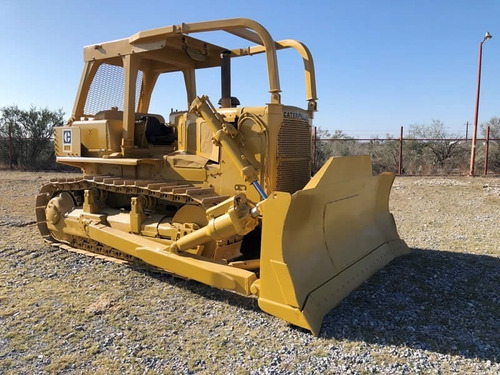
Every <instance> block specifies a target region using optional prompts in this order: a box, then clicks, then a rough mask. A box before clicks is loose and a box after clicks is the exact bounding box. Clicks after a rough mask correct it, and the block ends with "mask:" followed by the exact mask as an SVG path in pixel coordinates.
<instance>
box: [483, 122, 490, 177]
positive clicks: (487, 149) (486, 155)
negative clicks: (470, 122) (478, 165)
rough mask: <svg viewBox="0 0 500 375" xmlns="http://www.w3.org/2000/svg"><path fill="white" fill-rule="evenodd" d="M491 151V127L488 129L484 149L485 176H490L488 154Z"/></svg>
mask: <svg viewBox="0 0 500 375" xmlns="http://www.w3.org/2000/svg"><path fill="white" fill-rule="evenodd" d="M489 149H490V127H489V126H488V127H487V128H486V147H485V148H484V176H485V177H486V176H487V175H488V153H489V151H490V150H489Z"/></svg>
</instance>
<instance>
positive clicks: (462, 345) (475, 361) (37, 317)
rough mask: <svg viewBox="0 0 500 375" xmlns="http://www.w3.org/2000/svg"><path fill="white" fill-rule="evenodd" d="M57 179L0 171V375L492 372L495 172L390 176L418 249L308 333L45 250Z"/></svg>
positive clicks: (122, 269) (497, 228)
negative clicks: (44, 199) (43, 220)
mask: <svg viewBox="0 0 500 375" xmlns="http://www.w3.org/2000/svg"><path fill="white" fill-rule="evenodd" d="M57 176H62V174H53V173H31V172H10V171H0V372H1V373H7V374H10V373H12V374H17V373H70V372H75V371H76V372H91V371H92V372H96V373H103V374H104V373H106V374H108V373H116V372H121V373H141V374H142V373H165V372H173V373H207V374H208V373H221V372H225V373H291V372H292V373H294V372H296V373H318V372H319V373H325V372H330V373H353V374H365V373H436V374H439V373H450V372H458V373H489V374H498V373H500V363H499V362H500V297H499V294H500V291H499V285H500V179H498V178H496V179H495V178H490V179H483V178H468V177H458V178H457V177H455V178H441V177H401V178H396V181H395V183H394V187H393V190H392V193H391V200H390V208H391V211H392V212H393V213H394V216H395V220H396V222H397V225H398V229H399V233H400V235H401V237H402V238H403V239H404V240H405V241H406V242H407V244H408V245H409V246H410V247H411V248H412V253H411V254H410V255H408V256H405V257H400V258H398V259H396V260H395V261H393V262H392V263H391V264H390V265H388V266H387V267H386V268H384V269H383V270H381V271H380V272H378V273H377V274H376V275H374V276H373V277H372V278H371V279H370V280H369V281H367V282H365V283H364V284H363V285H362V286H361V287H360V288H359V289H357V290H356V291H355V292H353V293H352V294H351V295H350V296H349V297H348V298H346V299H345V300H344V301H343V302H342V303H341V304H340V305H339V306H337V307H336V308H335V309H334V310H332V311H331V312H330V313H329V314H328V315H327V316H326V317H325V320H324V325H323V329H322V331H321V334H320V336H319V337H314V336H312V335H311V334H310V333H308V332H306V331H304V330H302V329H297V328H295V327H292V326H291V325H289V324H287V323H286V322H284V321H282V320H280V319H278V318H276V317H273V316H270V315H267V314H265V313H264V312H262V311H260V310H259V308H258V306H257V303H256V300H255V299H252V298H245V297H242V296H239V295H236V294H234V293H230V292H225V291H221V290H217V289H214V288H210V287H207V286H205V285H202V284H199V283H196V282H193V281H188V280H182V279H177V278H174V277H172V276H169V275H165V274H158V273H153V272H150V271H145V270H139V269H134V268H131V267H128V266H124V265H118V264H114V263H110V262H106V261H102V260H99V259H95V258H90V257H85V256H83V255H79V254H75V253H70V252H66V251H63V250H60V249H57V248H52V247H50V246H48V245H47V244H46V243H44V242H43V241H42V239H41V237H40V235H39V233H38V230H37V228H36V225H35V218H34V201H35V195H36V194H37V191H38V189H39V187H40V186H41V185H42V184H43V183H45V182H47V181H48V179H49V178H51V177H57ZM64 176H68V175H67V174H65V175H64ZM68 177H72V176H68Z"/></svg>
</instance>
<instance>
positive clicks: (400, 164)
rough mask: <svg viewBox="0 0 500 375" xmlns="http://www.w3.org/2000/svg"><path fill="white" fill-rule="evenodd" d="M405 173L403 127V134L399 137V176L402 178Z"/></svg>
mask: <svg viewBox="0 0 500 375" xmlns="http://www.w3.org/2000/svg"><path fill="white" fill-rule="evenodd" d="M402 172H403V127H401V133H400V135H399V168H398V175H400V176H401V174H402Z"/></svg>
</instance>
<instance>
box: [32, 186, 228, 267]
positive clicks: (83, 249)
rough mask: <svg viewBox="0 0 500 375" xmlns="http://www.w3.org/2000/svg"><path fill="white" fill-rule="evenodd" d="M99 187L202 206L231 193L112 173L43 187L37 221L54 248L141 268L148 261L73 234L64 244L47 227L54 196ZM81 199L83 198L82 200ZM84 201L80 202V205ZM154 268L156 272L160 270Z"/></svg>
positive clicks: (37, 204) (105, 189)
mask: <svg viewBox="0 0 500 375" xmlns="http://www.w3.org/2000/svg"><path fill="white" fill-rule="evenodd" d="M92 188H97V189H99V190H102V191H106V192H113V193H118V194H124V195H128V196H139V195H144V196H150V197H153V198H155V199H157V200H159V201H163V202H166V203H171V204H176V205H179V204H194V205H200V206H203V207H210V206H213V205H216V204H218V203H220V202H222V201H223V200H225V199H227V198H228V196H220V195H218V194H216V193H215V192H214V191H213V189H212V188H197V187H195V186H192V185H188V184H182V185H181V184H178V183H175V182H162V181H158V180H130V179H123V178H117V177H111V176H97V177H93V176H86V177H83V178H82V179H74V178H72V179H70V178H68V179H64V178H63V179H52V180H50V182H49V183H48V184H46V185H44V186H42V188H41V189H40V193H39V194H38V196H37V198H36V223H37V226H38V229H39V230H40V233H41V234H42V236H43V238H44V240H45V241H47V242H49V243H50V244H51V245H52V246H54V247H59V248H61V249H64V250H67V251H71V252H76V253H79V254H84V255H87V256H92V257H95V258H99V259H104V260H108V261H112V262H115V263H133V264H134V265H137V266H139V267H145V266H146V264H145V263H144V262H142V261H140V260H139V259H137V258H135V257H133V256H131V255H128V254H125V253H123V252H121V251H119V250H116V249H114V248H112V247H109V246H106V245H103V244H101V243H99V242H97V241H94V240H91V239H86V238H82V237H77V236H72V238H71V241H70V242H69V243H63V242H60V241H58V240H57V239H55V238H54V237H53V236H52V235H51V233H50V231H49V229H48V228H47V222H46V216H45V207H46V206H47V204H48V203H49V201H50V199H52V198H53V197H54V196H55V195H57V194H58V193H60V192H63V191H66V192H71V193H74V194H75V196H76V197H77V200H78V197H79V196H80V194H79V193H83V191H84V190H89V189H92ZM80 200H81V199H80ZM82 203H83V202H82V201H77V205H81V204H82ZM148 268H153V269H154V270H156V271H159V269H156V268H155V267H150V266H148Z"/></svg>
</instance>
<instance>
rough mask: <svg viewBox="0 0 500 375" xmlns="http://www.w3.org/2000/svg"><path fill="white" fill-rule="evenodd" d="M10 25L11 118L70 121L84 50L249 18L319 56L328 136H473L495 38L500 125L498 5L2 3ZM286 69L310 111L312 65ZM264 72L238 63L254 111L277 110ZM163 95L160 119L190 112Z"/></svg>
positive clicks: (422, 1) (296, 63)
mask: <svg viewBox="0 0 500 375" xmlns="http://www.w3.org/2000/svg"><path fill="white" fill-rule="evenodd" d="M140 3H142V5H140V6H139V5H138V4H140ZM0 14H2V16H3V17H2V22H1V23H0V31H1V33H0V35H2V58H1V59H0V107H3V106H6V105H11V104H17V105H18V106H20V107H22V108H28V107H29V106H30V105H32V104H33V105H36V106H42V107H45V106H48V107H49V108H51V109H57V108H62V109H63V110H64V111H65V113H66V116H67V117H69V115H70V112H71V109H72V106H73V101H74V96H75V94H76V89H77V86H78V82H79V80H80V75H81V69H82V67H83V54H82V47H83V46H84V45H90V44H95V43H99V42H104V41H108V40H113V39H119V38H124V37H128V36H130V35H132V34H134V33H136V32H137V31H140V30H147V29H151V28H156V27H161V26H165V25H171V24H178V23H181V22H196V21H206V20H213V19H220V18H232V17H248V18H252V19H255V20H256V21H257V22H259V23H261V24H262V25H263V26H264V27H266V28H267V29H268V30H269V31H270V33H271V35H272V36H273V37H274V39H276V40H279V39H297V40H300V41H302V42H304V43H305V44H306V45H307V46H308V47H309V48H310V50H311V52H312V54H313V56H314V61H315V66H316V74H317V77H316V79H317V87H318V97H319V101H318V107H319V112H318V113H317V115H316V117H315V121H314V122H315V125H317V126H320V127H322V128H324V129H329V130H330V131H333V130H335V129H340V130H343V131H344V132H346V133H347V134H350V135H353V136H356V137H370V136H374V135H380V136H384V135H385V134H392V135H397V134H399V128H400V126H405V129H408V127H409V125H410V124H430V123H431V122H432V120H433V119H439V120H441V121H443V122H444V123H445V125H446V127H447V129H448V130H449V132H450V133H454V134H458V135H463V134H464V133H465V123H466V122H467V121H469V122H472V120H473V114H474V103H475V93H476V78H477V58H478V46H479V42H480V41H481V40H482V38H483V35H484V33H485V32H486V31H489V32H490V33H491V34H492V35H493V39H491V40H489V41H487V42H486V43H485V44H484V49H483V75H482V86H481V109H480V118H479V122H485V121H487V120H488V119H489V118H490V117H492V116H500V95H499V90H498V87H500V64H499V62H500V1H497V0H489V1H487V0H476V1H473V0H470V1H464V0H441V1H437V0H434V1H430V0H419V1H417V0H406V1H403V0H377V1H375V0H372V1H369V0H351V1H347V0H343V1H335V0H332V1H314V0H309V1H284V0H282V1H272V0H268V1H261V0H254V1H237V0H233V1H218V0H212V1H195V0H192V1H185V2H182V1H165V0H164V1H146V0H145V1H143V2H138V1H128V0H121V1H115V0H108V1H96V0H87V1H84V2H80V1H69V0H66V1H55V0H54V1H51V0H46V1H35V0H0ZM219 40H220V39H219ZM222 40H223V41H224V42H227V43H229V47H236V46H237V45H235V44H234V40H233V39H228V38H222ZM213 41H217V39H216V38H214V39H213ZM221 44H223V43H221ZM246 45H247V43H242V46H246ZM238 46H239V45H238ZM278 59H279V68H280V74H281V86H282V89H283V93H282V97H283V102H284V103H286V104H292V105H300V106H304V105H305V99H304V98H305V90H304V82H303V71H302V66H301V61H300V60H299V59H298V57H297V56H296V55H295V54H294V53H293V51H285V52H283V53H279V55H278ZM263 69H264V65H263V60H262V59H261V58H260V57H257V56H255V57H252V58H251V60H248V61H247V62H241V63H240V62H235V65H234V66H233V73H234V75H233V95H235V96H238V98H239V99H240V100H241V101H242V104H244V105H263V104H264V103H265V102H266V101H268V95H267V92H266V81H265V75H264V70H263ZM200 79H201V82H200V84H199V88H200V89H199V90H198V91H199V94H203V93H206V94H208V95H209V96H210V97H212V99H213V101H214V102H216V101H217V100H218V96H219V95H220V94H219V87H220V85H219V83H218V80H219V76H218V72H216V71H206V72H202V74H200ZM163 94H164V95H165V96H166V97H164V98H163V97H162V99H161V100H157V101H156V102H154V103H153V104H152V105H154V110H155V111H156V112H159V113H162V114H163V115H167V114H168V112H169V111H170V108H171V107H173V108H179V109H181V108H182V106H183V104H182V103H181V102H179V101H178V98H179V95H176V93H172V92H171V90H164V91H163ZM213 96H216V98H214V97H213Z"/></svg>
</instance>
